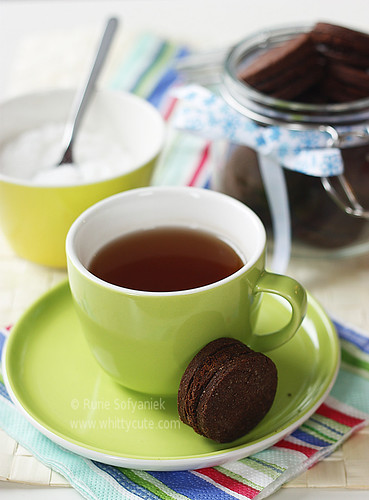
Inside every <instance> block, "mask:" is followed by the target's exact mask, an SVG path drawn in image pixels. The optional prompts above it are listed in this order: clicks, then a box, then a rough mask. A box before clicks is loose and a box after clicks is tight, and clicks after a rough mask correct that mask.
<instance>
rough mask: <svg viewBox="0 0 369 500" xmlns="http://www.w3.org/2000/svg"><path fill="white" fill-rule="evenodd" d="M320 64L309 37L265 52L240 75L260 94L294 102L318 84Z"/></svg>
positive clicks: (300, 37)
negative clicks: (293, 100)
mask: <svg viewBox="0 0 369 500" xmlns="http://www.w3.org/2000/svg"><path fill="white" fill-rule="evenodd" d="M322 66H323V63H322V60H321V58H320V56H319V54H318V52H317V51H316V50H315V46H314V43H313V41H312V38H311V36H310V34H309V33H306V34H305V33H304V34H302V35H300V36H297V37H296V38H293V39H291V40H289V41H288V42H286V43H284V44H283V45H280V46H278V47H275V48H272V49H270V50H268V51H267V52H264V53H263V54H261V55H260V56H259V57H257V58H256V59H255V61H254V62H252V63H251V64H250V65H249V66H247V67H246V68H244V69H243V70H242V71H241V73H240V74H239V78H240V79H241V80H243V81H244V82H246V83H247V84H249V85H251V86H252V87H255V88H256V89H257V90H259V91H260V92H263V93H266V94H268V95H272V96H274V97H279V98H283V99H293V98H294V97H296V96H297V95H299V94H301V93H302V92H304V91H305V90H306V89H308V88H309V87H311V86H312V85H313V84H315V83H316V82H318V81H319V79H320V78H321V76H322V72H323V68H322Z"/></svg>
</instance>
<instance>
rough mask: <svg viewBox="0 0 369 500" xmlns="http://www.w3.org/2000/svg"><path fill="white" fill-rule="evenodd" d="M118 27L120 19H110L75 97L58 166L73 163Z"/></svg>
mask: <svg viewBox="0 0 369 500" xmlns="http://www.w3.org/2000/svg"><path fill="white" fill-rule="evenodd" d="M117 27H118V19H116V18H115V17H112V18H110V19H109V20H108V22H107V25H106V28H105V31H104V34H103V36H102V39H101V42H100V46H99V49H98V51H97V54H96V57H95V61H94V63H93V66H92V69H91V71H90V74H89V77H88V79H87V82H86V83H85V85H84V86H83V87H81V89H80V90H79V91H78V92H77V94H76V95H75V98H74V101H73V104H72V108H71V112H70V115H69V118H68V120H67V125H66V127H65V130H64V136H63V151H64V154H63V156H62V159H61V160H60V162H59V163H58V164H57V166H60V165H63V164H65V163H73V142H74V139H75V137H76V135H77V132H78V129H79V126H80V124H81V121H82V118H83V115H84V112H85V110H86V108H87V104H88V101H89V99H90V97H91V95H92V92H93V90H94V87H95V83H96V81H97V78H98V76H99V74H100V71H101V69H102V67H103V64H104V62H105V59H106V55H107V53H108V51H109V48H110V45H111V42H112V40H113V37H114V34H115V32H116V29H117Z"/></svg>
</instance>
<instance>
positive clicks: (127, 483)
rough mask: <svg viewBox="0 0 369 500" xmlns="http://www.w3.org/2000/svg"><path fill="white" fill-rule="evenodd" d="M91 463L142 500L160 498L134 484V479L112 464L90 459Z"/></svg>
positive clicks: (158, 499) (156, 499)
mask: <svg viewBox="0 0 369 500" xmlns="http://www.w3.org/2000/svg"><path fill="white" fill-rule="evenodd" d="M92 463H93V464H94V465H95V466H96V467H97V468H98V469H100V470H102V471H103V472H105V473H106V474H108V475H109V476H110V477H112V478H113V479H114V480H115V481H116V482H117V483H118V484H119V485H120V486H122V487H123V488H125V489H126V490H127V491H129V492H130V493H134V494H135V495H138V496H139V497H140V498H142V499H144V500H160V497H158V496H157V495H155V494H154V493H151V491H149V490H147V489H146V488H143V487H142V486H140V485H138V484H136V483H135V482H134V481H131V479H129V478H128V477H127V476H125V475H124V474H123V473H122V472H120V470H119V469H117V468H116V467H113V466H112V465H106V464H102V463H100V462H95V461H94V460H92Z"/></svg>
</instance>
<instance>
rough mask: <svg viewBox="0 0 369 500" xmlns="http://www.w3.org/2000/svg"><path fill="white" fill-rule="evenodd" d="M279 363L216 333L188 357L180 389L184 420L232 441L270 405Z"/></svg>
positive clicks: (200, 430)
mask: <svg viewBox="0 0 369 500" xmlns="http://www.w3.org/2000/svg"><path fill="white" fill-rule="evenodd" d="M277 378H278V377H277V369H276V367H275V364H274V363H273V361H272V360H271V359H270V358H268V357H267V356H265V355H264V354H262V353H259V352H255V351H252V350H251V349H250V348H249V347H247V346H246V345H245V344H243V343H242V342H240V341H238V340H235V339H230V338H220V339H217V340H215V341H213V342H210V343H209V344H207V345H206V346H205V347H204V348H203V349H202V350H201V351H200V352H199V353H198V354H197V355H196V356H195V357H194V358H193V359H192V361H191V362H190V363H189V365H188V367H187V369H186V371H185V373H184V374H183V377H182V380H181V383H180V387H179V391H178V413H179V416H180V419H181V420H182V422H184V423H185V424H187V425H190V426H191V427H192V428H193V429H194V430H195V432H197V433H198V434H201V435H203V436H205V437H208V438H210V439H213V440H214V441H217V442H220V443H225V442H229V441H233V440H235V439H237V438H239V437H241V436H242V435H244V434H246V433H247V432H249V431H250V430H251V429H252V428H253V427H255V426H256V425H257V424H258V423H259V422H260V421H261V420H262V418H263V417H264V416H265V415H266V413H267V412H268V411H269V409H270V407H271V405H272V403H273V401H274V397H275V393H276V389H277Z"/></svg>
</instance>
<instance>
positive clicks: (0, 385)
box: [0, 382, 11, 402]
mask: <svg viewBox="0 0 369 500" xmlns="http://www.w3.org/2000/svg"><path fill="white" fill-rule="evenodd" d="M0 396H2V397H3V398H5V399H7V400H8V401H10V402H11V399H10V397H9V394H8V392H7V390H6V389H5V385H4V384H3V383H2V382H0Z"/></svg>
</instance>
